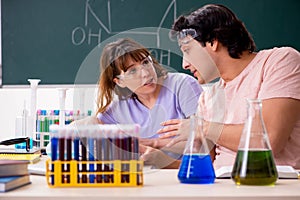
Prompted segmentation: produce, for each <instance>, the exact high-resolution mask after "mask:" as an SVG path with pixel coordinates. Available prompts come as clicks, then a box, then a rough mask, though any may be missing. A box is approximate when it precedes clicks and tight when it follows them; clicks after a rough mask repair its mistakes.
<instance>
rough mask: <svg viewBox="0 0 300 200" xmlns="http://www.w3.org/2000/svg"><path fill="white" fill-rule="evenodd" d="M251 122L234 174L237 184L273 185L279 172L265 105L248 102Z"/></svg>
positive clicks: (238, 155)
mask: <svg viewBox="0 0 300 200" xmlns="http://www.w3.org/2000/svg"><path fill="white" fill-rule="evenodd" d="M247 104H248V108H247V109H248V110H247V111H248V113H247V121H246V122H245V126H244V129H243V132H242V135H241V139H240V143H239V147H238V152H237V155H236V158H235V163H234V166H233V170H232V173H231V177H232V179H233V181H234V182H235V183H236V184H237V185H273V184H275V182H276V181H277V178H278V173H277V169H276V165H275V162H274V159H273V154H272V150H271V145H270V142H269V138H268V134H267V131H266V128H265V125H264V121H263V118H262V102H261V100H259V99H247Z"/></svg>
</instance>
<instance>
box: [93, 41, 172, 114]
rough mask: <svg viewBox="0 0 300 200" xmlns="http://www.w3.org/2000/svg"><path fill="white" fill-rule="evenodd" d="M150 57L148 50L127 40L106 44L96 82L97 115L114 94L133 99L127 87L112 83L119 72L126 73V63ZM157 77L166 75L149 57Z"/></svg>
mask: <svg viewBox="0 0 300 200" xmlns="http://www.w3.org/2000/svg"><path fill="white" fill-rule="evenodd" d="M148 56H151V54H150V52H149V50H148V49H146V48H145V47H144V46H142V45H141V44H139V43H137V42H135V41H134V40H132V39H129V38H122V39H119V40H117V41H115V42H111V43H109V44H107V45H106V46H105V47H104V49H103V52H102V55H101V58H100V72H101V74H100V77H99V80H98V98H97V106H98V110H97V113H102V112H105V111H106V109H107V107H108V106H109V104H110V103H111V102H112V101H113V98H114V93H115V94H117V95H118V97H119V99H127V98H135V97H136V94H134V93H133V92H132V91H131V90H129V89H128V88H127V87H125V88H122V87H119V86H118V85H117V84H116V83H115V82H114V81H113V79H114V78H117V76H118V75H120V73H121V70H122V71H124V72H126V71H127V65H126V64H127V63H128V62H129V61H130V60H133V61H135V62H140V61H142V60H143V59H145V58H146V57H148ZM151 58H152V60H153V66H154V69H155V72H156V74H157V77H162V76H165V75H166V74H167V71H166V70H165V69H164V68H163V67H162V66H161V65H159V63H158V62H157V61H156V60H155V59H154V58H153V57H152V56H151Z"/></svg>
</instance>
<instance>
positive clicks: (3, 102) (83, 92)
mask: <svg viewBox="0 0 300 200" xmlns="http://www.w3.org/2000/svg"><path fill="white" fill-rule="evenodd" d="M57 87H60V88H61V87H67V88H69V89H68V90H67V92H66V101H65V108H66V110H78V109H79V110H84V111H85V112H86V111H87V110H92V111H93V113H94V111H95V108H96V104H95V91H96V90H95V86H85V87H77V86H76V87H75V88H74V86H57ZM30 94H31V93H30V87H29V86H28V87H26V86H24V87H17V86H16V87H7V88H5V87H4V88H0V141H1V140H4V139H9V138H12V137H14V136H15V119H16V117H17V116H18V115H21V114H22V110H23V105H24V101H26V107H27V110H30V106H29V104H30ZM36 106H37V109H45V110H54V109H59V96H58V90H57V88H56V87H55V86H51V87H45V86H39V87H38V89H37V103H36Z"/></svg>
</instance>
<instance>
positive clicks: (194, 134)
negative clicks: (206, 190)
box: [178, 116, 215, 184]
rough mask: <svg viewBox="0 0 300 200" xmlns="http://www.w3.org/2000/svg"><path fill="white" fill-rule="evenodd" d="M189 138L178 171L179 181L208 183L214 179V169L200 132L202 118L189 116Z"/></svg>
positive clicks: (205, 142)
mask: <svg viewBox="0 0 300 200" xmlns="http://www.w3.org/2000/svg"><path fill="white" fill-rule="evenodd" d="M189 121H190V124H189V125H190V126H189V130H187V131H189V132H190V134H189V138H188V141H187V143H186V146H185V150H184V154H183V158H182V161H181V165H180V168H179V172H178V179H179V181H180V182H181V183H191V184H210V183H214V181H215V171H214V168H213V165H212V161H211V158H210V150H209V148H208V145H207V141H206V139H205V138H204V137H203V132H202V119H200V118H199V117H195V116H191V118H190V120H189Z"/></svg>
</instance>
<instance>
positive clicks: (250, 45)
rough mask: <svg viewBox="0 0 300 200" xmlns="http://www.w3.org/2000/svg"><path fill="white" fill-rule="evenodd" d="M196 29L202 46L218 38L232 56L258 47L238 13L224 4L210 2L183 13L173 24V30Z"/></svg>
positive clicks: (235, 56) (176, 31)
mask: <svg viewBox="0 0 300 200" xmlns="http://www.w3.org/2000/svg"><path fill="white" fill-rule="evenodd" d="M189 28H192V29H195V30H196V32H197V35H198V36H197V37H195V39H196V40H197V41H198V42H200V44H201V45H202V46H206V44H205V43H206V42H209V43H212V42H213V41H214V40H218V41H219V42H220V43H221V44H222V45H223V46H225V47H227V49H228V53H229V55H230V56H231V57H232V58H240V56H241V55H242V53H243V52H244V51H249V52H253V51H255V49H256V46H255V43H254V41H253V38H252V36H251V34H250V33H249V32H248V31H247V29H246V27H245V25H244V24H243V22H242V21H240V20H239V19H238V18H237V17H236V15H235V14H234V13H233V12H232V11H231V10H230V9H228V8H226V7H225V6H223V5H215V4H208V5H205V6H203V7H201V8H199V9H197V10H195V11H193V12H192V13H190V14H189V15H181V16H180V17H179V18H178V19H177V20H176V21H175V22H174V24H173V26H172V32H173V33H178V32H180V31H182V30H183V29H189Z"/></svg>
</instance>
